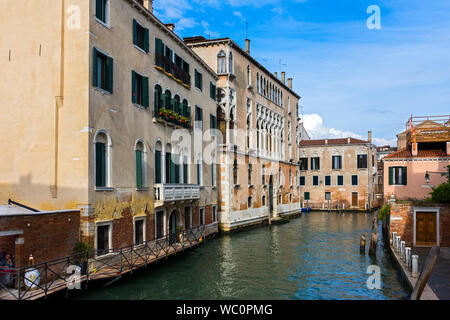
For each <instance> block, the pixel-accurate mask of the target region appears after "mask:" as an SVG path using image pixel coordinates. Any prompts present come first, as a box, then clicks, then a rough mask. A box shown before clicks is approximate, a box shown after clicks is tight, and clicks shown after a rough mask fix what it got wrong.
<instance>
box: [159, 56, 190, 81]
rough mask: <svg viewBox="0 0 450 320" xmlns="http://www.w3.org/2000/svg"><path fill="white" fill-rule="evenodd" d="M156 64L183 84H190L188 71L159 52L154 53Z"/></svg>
mask: <svg viewBox="0 0 450 320" xmlns="http://www.w3.org/2000/svg"><path fill="white" fill-rule="evenodd" d="M156 65H157V66H158V67H160V68H162V69H164V71H166V72H167V73H170V74H171V75H172V76H173V77H174V78H175V79H177V80H180V81H181V82H183V83H184V84H185V85H188V86H190V85H191V76H190V75H189V73H187V72H186V71H184V70H183V69H181V68H180V67H178V66H177V65H176V64H175V63H173V62H172V61H170V59H168V58H167V57H166V56H164V55H163V54H161V53H156Z"/></svg>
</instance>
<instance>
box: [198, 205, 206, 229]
mask: <svg viewBox="0 0 450 320" xmlns="http://www.w3.org/2000/svg"><path fill="white" fill-rule="evenodd" d="M199 218H200V225H201V226H202V225H204V224H205V208H200V213H199Z"/></svg>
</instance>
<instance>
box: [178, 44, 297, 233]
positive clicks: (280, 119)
mask: <svg viewBox="0 0 450 320" xmlns="http://www.w3.org/2000/svg"><path fill="white" fill-rule="evenodd" d="M184 40H185V43H186V44H187V45H188V46H189V47H190V48H191V49H192V50H194V51H195V52H196V53H197V54H198V55H199V56H200V57H202V59H203V60H204V61H205V62H206V63H207V64H208V65H209V66H210V67H211V68H212V69H213V70H215V71H216V72H217V74H218V75H219V81H218V82H217V92H218V102H219V107H218V112H217V116H218V128H219V130H220V136H221V141H219V142H218V143H219V148H218V155H217V162H218V168H219V175H218V176H219V185H218V188H219V199H220V204H219V228H221V229H222V230H225V231H229V230H232V229H235V228H239V227H242V226H247V225H250V224H255V223H261V222H262V221H265V220H268V219H271V218H272V217H276V216H279V215H283V214H288V213H293V212H298V210H299V209H300V202H299V200H300V198H299V195H300V193H299V185H298V179H297V178H298V147H299V142H300V140H301V139H302V137H301V136H300V134H297V132H298V133H300V132H301V130H300V128H299V126H300V125H301V123H300V122H299V117H298V102H299V99H300V97H299V95H297V94H296V93H295V92H294V91H293V90H292V79H288V80H287V82H286V79H285V73H284V72H283V73H282V74H281V79H280V78H279V77H278V75H277V74H273V73H271V72H269V71H268V70H267V69H266V68H264V67H263V66H262V65H261V64H260V63H259V62H258V61H256V60H255V59H254V58H253V57H252V56H251V55H250V40H246V48H245V50H244V49H242V48H241V47H240V46H239V45H237V44H236V43H235V42H234V41H233V40H231V39H229V38H221V39H211V40H207V39H205V38H204V37H201V36H200V37H191V38H185V39H184Z"/></svg>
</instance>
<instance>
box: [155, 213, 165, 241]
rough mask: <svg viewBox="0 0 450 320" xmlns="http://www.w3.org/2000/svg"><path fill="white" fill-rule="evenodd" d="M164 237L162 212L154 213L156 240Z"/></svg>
mask: <svg viewBox="0 0 450 320" xmlns="http://www.w3.org/2000/svg"><path fill="white" fill-rule="evenodd" d="M162 237H164V211H158V212H156V239H160V238H162Z"/></svg>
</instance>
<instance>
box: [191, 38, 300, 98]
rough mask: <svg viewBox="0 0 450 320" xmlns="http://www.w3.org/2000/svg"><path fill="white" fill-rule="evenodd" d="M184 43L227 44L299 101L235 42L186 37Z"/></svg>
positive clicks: (192, 44)
mask: <svg viewBox="0 0 450 320" xmlns="http://www.w3.org/2000/svg"><path fill="white" fill-rule="evenodd" d="M183 40H184V42H185V43H186V45H188V46H201V45H211V44H217V43H228V44H230V45H231V46H233V47H234V48H235V49H236V50H237V51H239V53H240V54H242V55H243V56H244V57H246V58H247V59H248V60H250V61H251V62H252V63H253V64H254V65H256V66H257V67H258V68H259V69H261V70H262V71H264V72H265V73H266V74H267V75H268V76H269V77H271V78H272V80H274V81H275V82H277V83H278V84H279V85H280V86H282V87H283V88H284V89H285V90H287V91H289V92H290V93H291V94H292V95H294V96H295V97H296V98H297V99H301V97H300V96H299V95H298V94H297V93H296V92H295V91H294V90H292V89H291V88H289V87H288V86H287V85H286V84H285V83H283V81H281V80H280V79H278V78H277V77H275V75H274V74H273V73H272V72H270V71H269V70H267V69H266V68H265V67H264V66H263V65H262V64H260V63H259V62H258V61H256V60H255V59H254V58H253V57H252V56H251V55H250V54H248V53H247V52H246V51H245V50H243V49H242V48H241V47H240V46H239V45H238V44H237V43H236V42H234V41H233V40H232V39H230V38H217V39H206V38H205V37H203V36H196V37H186V38H183Z"/></svg>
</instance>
